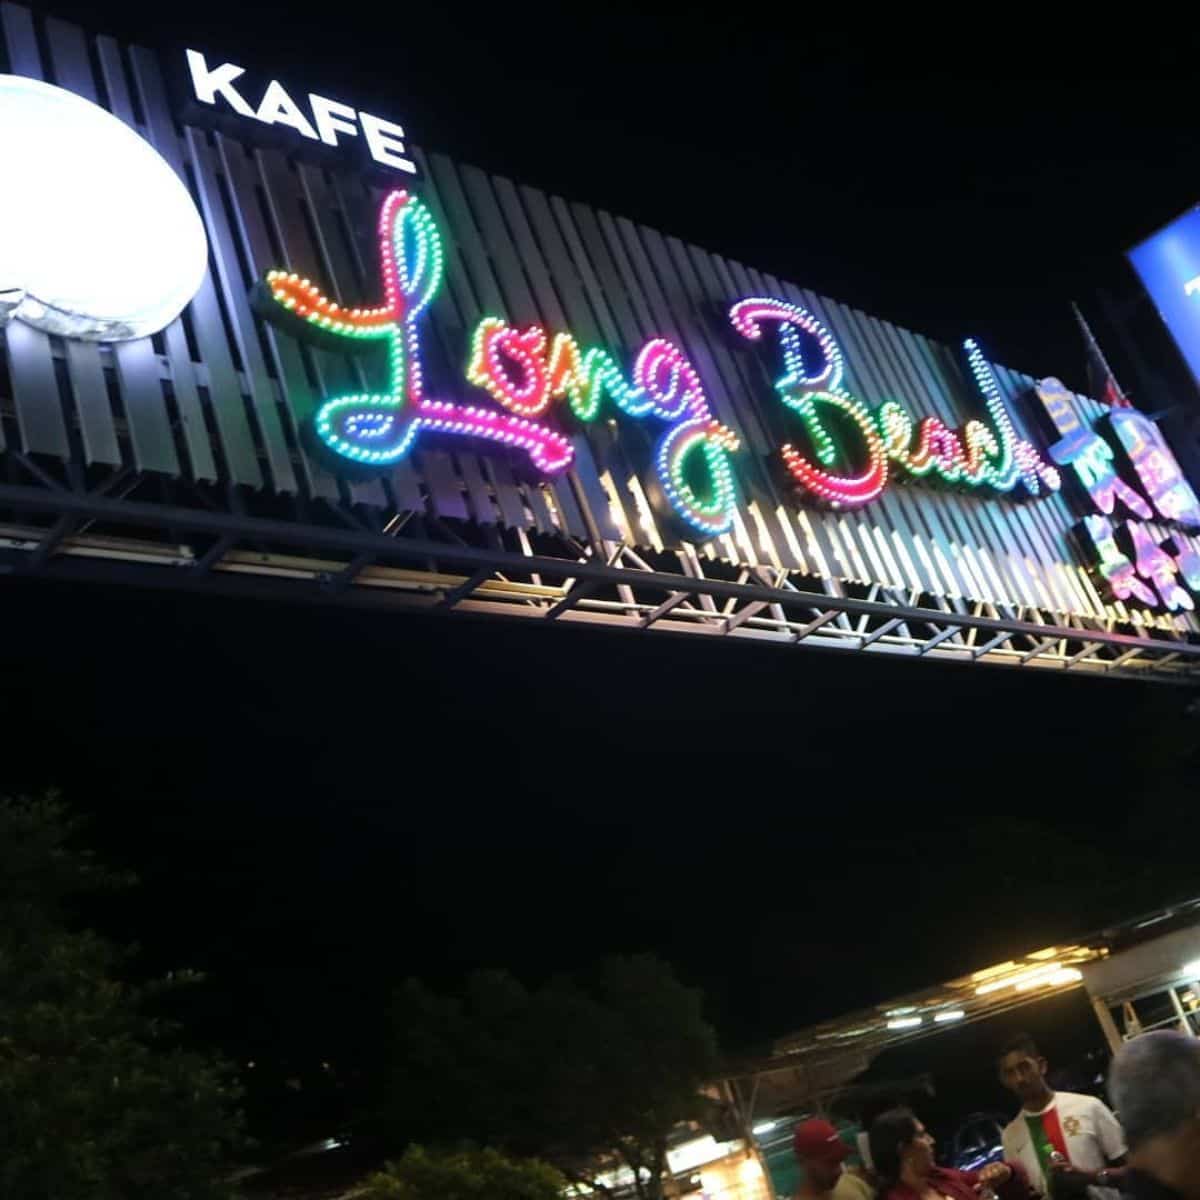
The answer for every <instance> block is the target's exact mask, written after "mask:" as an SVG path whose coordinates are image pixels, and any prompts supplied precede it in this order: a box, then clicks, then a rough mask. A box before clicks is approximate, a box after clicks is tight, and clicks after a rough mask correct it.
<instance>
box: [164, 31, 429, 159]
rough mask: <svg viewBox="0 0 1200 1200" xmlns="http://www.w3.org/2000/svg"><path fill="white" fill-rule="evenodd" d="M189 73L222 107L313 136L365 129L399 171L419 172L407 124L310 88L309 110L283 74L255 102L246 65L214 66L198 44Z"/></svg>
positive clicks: (195, 86)
mask: <svg viewBox="0 0 1200 1200" xmlns="http://www.w3.org/2000/svg"><path fill="white" fill-rule="evenodd" d="M184 53H185V55H186V57H187V66H188V75H189V77H190V78H191V82H192V94H193V95H194V96H195V98H196V100H197V101H198V102H199V103H200V104H203V105H206V106H208V107H210V108H213V109H216V110H218V111H222V112H226V113H234V114H236V115H237V116H239V117H247V118H249V119H250V120H253V121H258V122H260V123H261V124H263V125H272V126H284V127H286V128H288V129H292V130H295V132H296V133H298V134H299V135H300V136H301V137H302V138H304V139H306V140H307V141H310V142H322V143H324V144H325V145H326V146H338V145H339V144H340V142H341V140H343V139H345V138H347V137H357V136H358V135H359V132H360V131H361V133H362V137H363V140H364V142H365V143H366V146H367V150H368V152H369V153H370V155H371V157H372V158H373V159H374V160H375V161H376V162H377V163H379V164H380V166H384V167H388V168H390V169H391V170H393V171H401V172H403V173H404V174H406V175H415V174H416V173H417V166H416V163H414V162H413V161H412V159H411V158H409V157H408V151H407V150H406V148H405V144H404V136H405V135H404V130H403V129H402V128H401V127H400V126H399V125H396V124H394V123H393V122H391V121H384V120H381V119H380V118H379V117H373V116H372V115H371V114H370V113H368V112H358V111H356V110H355V109H353V108H351V107H350V106H349V105H348V104H341V103H339V102H338V101H337V100H329V99H327V98H326V97H325V96H318V95H317V94H316V93H315V92H310V93H309V94H308V107H307V110H306V109H305V108H304V107H303V106H301V105H300V104H297V103H296V101H295V100H294V99H292V97H291V96H290V95H289V94H288V92H287V90H286V89H285V88H284V86H283V84H281V83H280V82H279V81H278V80H276V79H272V80H271V81H270V82H269V83H268V84H267V86H266V88H265V89H264V90H263V94H262V96H261V98H260V99H259V101H258V103H257V104H256V105H254V104H251V103H250V102H249V101H248V100H247V99H246V97H245V96H244V95H243V94H242V92H241V91H239V90H238V86H237V82H238V80H240V79H241V77H242V76H243V75H245V73H246V70H245V68H244V67H239V66H237V65H236V64H234V63H230V62H226V63H221V64H220V65H219V66H209V64H208V61H207V60H206V59H205V57H204V55H203V54H201V53H200V52H199V51H198V50H187V51H185V52H184Z"/></svg>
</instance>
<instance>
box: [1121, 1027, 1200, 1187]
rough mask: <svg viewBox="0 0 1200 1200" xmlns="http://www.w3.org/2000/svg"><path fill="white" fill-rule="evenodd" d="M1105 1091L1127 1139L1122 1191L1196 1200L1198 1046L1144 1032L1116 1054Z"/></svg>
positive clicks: (1199, 1182) (1176, 1036)
mask: <svg viewBox="0 0 1200 1200" xmlns="http://www.w3.org/2000/svg"><path fill="white" fill-rule="evenodd" d="M1108 1086H1109V1093H1110V1095H1111V1096H1112V1099H1113V1103H1114V1104H1115V1105H1116V1106H1117V1111H1118V1112H1119V1113H1120V1114H1121V1120H1122V1122H1123V1123H1124V1125H1125V1133H1126V1135H1127V1137H1128V1139H1129V1163H1130V1170H1129V1171H1128V1172H1126V1176H1125V1182H1124V1184H1123V1190H1124V1191H1126V1192H1127V1193H1129V1194H1131V1195H1133V1196H1134V1197H1135V1198H1136V1200H1200V1041H1197V1040H1196V1038H1193V1037H1189V1036H1188V1035H1187V1034H1186V1033H1175V1032H1172V1031H1169V1030H1161V1031H1159V1032H1157V1033H1144V1034H1142V1035H1141V1036H1140V1037H1136V1038H1134V1039H1133V1041H1131V1042H1126V1043H1125V1045H1124V1046H1122V1047H1121V1049H1120V1050H1118V1051H1117V1054H1116V1057H1115V1058H1114V1059H1113V1064H1112V1069H1111V1070H1110V1072H1109V1076H1108Z"/></svg>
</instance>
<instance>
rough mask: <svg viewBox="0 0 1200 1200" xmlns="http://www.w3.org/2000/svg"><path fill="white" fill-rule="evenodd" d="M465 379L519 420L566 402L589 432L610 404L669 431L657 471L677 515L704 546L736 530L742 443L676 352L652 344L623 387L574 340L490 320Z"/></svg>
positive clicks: (477, 336) (595, 354)
mask: <svg viewBox="0 0 1200 1200" xmlns="http://www.w3.org/2000/svg"><path fill="white" fill-rule="evenodd" d="M547 345H549V350H548V351H547ZM467 375H468V378H469V379H470V380H471V382H472V383H474V384H476V385H477V386H479V387H481V388H483V389H484V390H485V391H487V392H488V393H489V395H491V396H492V397H493V398H494V399H495V400H496V401H497V402H498V403H500V404H502V405H503V406H504V407H506V408H508V409H510V410H512V411H514V412H523V413H526V414H529V415H535V414H538V413H541V412H544V411H545V410H546V408H547V407H548V406H549V405H550V403H551V402H552V401H553V400H561V399H565V400H566V401H567V407H568V409H569V411H570V412H571V413H572V415H573V416H575V417H576V418H577V419H578V420H581V421H585V422H589V421H594V420H595V419H596V418H597V417H598V416H599V414H600V411H601V407H602V404H603V401H604V399H605V397H607V398H608V399H610V400H611V401H612V403H613V405H614V406H615V407H616V408H617V409H618V410H619V411H620V412H623V413H624V414H625V415H626V416H630V417H634V418H636V419H639V420H640V419H643V418H647V417H653V418H656V419H657V420H660V421H665V422H667V423H668V425H669V426H670V428H669V429H668V430H667V431H666V433H665V434H663V436H662V437H661V439H660V440H659V442H658V445H657V447H656V449H655V452H654V470H655V473H656V474H657V476H658V479H659V483H660V484H661V486H662V491H663V495H664V496H665V498H666V501H667V503H668V504H669V505H670V507H671V510H672V511H673V513H674V514H675V515H676V516H678V517H680V518H681V519H682V520H683V521H684V522H685V523H686V525H687V526H688V527H689V528H690V529H691V530H693V531H694V532H697V533H700V534H702V535H704V536H705V537H716V536H719V535H721V534H724V533H728V532H729V531H730V530H731V529H732V528H733V518H734V510H735V507H736V503H737V488H736V485H735V481H734V472H733V467H732V464H731V463H730V461H729V455H730V454H731V453H733V452H734V451H735V450H736V449H737V448H738V439H737V437H736V435H735V434H734V433H733V432H732V431H731V430H729V429H727V428H725V427H724V426H722V425H721V424H719V423H718V422H717V421H716V420H715V419H714V417H713V414H712V410H711V408H710V406H709V402H708V398H707V396H706V395H705V392H704V387H703V384H702V383H701V380H700V376H699V374H698V373H697V371H696V368H695V367H694V366H693V365H692V363H691V362H690V361H689V360H688V358H687V357H686V355H684V353H683V351H682V350H680V349H679V347H678V346H676V345H674V344H673V343H672V342H669V341H667V340H666V339H665V338H653V339H651V340H650V341H649V342H647V343H646V344H645V345H644V346H643V347H642V349H641V350H640V351H639V353H638V355H637V358H636V360H635V361H634V365H633V372H632V378H627V377H626V376H625V375H624V373H623V372H622V371H621V369H620V368H619V367H618V365H617V363H616V361H615V360H614V359H613V357H612V355H610V354H609V353H608V351H606V350H604V349H601V348H600V347H592V348H591V349H589V350H587V351H583V350H581V349H580V347H579V343H578V342H577V341H576V340H575V338H574V337H572V335H571V334H569V333H557V334H555V336H554V338H553V339H549V338H548V337H547V335H546V332H545V330H543V329H542V328H540V327H539V326H529V327H528V328H526V329H521V330H518V329H514V328H512V327H511V326H509V325H507V324H505V322H503V321H502V320H500V319H499V318H497V317H485V318H484V319H483V320H482V321H481V322H480V323H479V325H478V326H477V327H476V329H475V333H474V336H473V339H472V351H471V358H470V362H469V365H468V368H467ZM701 481H702V482H701Z"/></svg>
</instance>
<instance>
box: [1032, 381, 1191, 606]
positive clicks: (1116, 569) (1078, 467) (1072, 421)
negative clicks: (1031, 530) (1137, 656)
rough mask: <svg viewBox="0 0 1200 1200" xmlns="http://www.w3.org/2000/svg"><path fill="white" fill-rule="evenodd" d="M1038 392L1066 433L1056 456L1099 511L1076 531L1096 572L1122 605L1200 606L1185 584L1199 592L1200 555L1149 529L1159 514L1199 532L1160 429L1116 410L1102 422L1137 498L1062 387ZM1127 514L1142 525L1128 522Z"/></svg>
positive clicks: (1182, 539) (1184, 542)
mask: <svg viewBox="0 0 1200 1200" xmlns="http://www.w3.org/2000/svg"><path fill="white" fill-rule="evenodd" d="M1036 393H1037V396H1038V399H1039V400H1041V402H1042V406H1043V407H1044V408H1045V410H1046V413H1047V414H1048V415H1049V417H1050V420H1051V421H1052V422H1053V423H1054V427H1055V428H1056V429H1057V430H1058V432H1059V433H1060V434H1061V435H1062V437H1061V439H1060V440H1059V441H1057V442H1055V443H1054V444H1053V445H1052V446H1051V447H1050V450H1049V453H1050V457H1051V458H1053V459H1054V461H1055V462H1057V463H1059V464H1060V465H1062V466H1064V467H1070V468H1071V469H1072V472H1073V474H1074V477H1075V479H1076V481H1077V483H1078V484H1079V486H1080V488H1081V490H1082V491H1083V493H1084V494H1085V495H1086V496H1087V497H1088V499H1089V500H1090V501H1091V503H1092V505H1093V506H1094V508H1095V509H1096V511H1095V512H1094V513H1089V514H1088V515H1087V516H1085V517H1084V518H1083V520H1082V521H1081V522H1080V524H1079V527H1078V529H1077V535H1078V537H1079V540H1080V542H1081V543H1082V544H1083V546H1084V551H1085V553H1086V554H1087V556H1088V558H1089V560H1090V562H1091V567H1092V571H1093V572H1094V574H1095V575H1096V576H1097V577H1098V578H1099V579H1100V580H1101V581H1102V582H1103V583H1104V585H1105V587H1106V589H1107V591H1108V593H1109V594H1110V595H1111V596H1112V597H1113V598H1114V599H1116V600H1120V601H1132V600H1136V601H1137V602H1138V603H1140V604H1144V605H1145V606H1146V607H1147V608H1158V607H1163V608H1166V609H1167V610H1168V611H1170V612H1179V611H1187V612H1191V611H1193V610H1194V609H1195V607H1196V605H1195V602H1194V600H1193V599H1192V597H1191V596H1190V595H1189V594H1188V591H1187V590H1185V588H1184V587H1182V586H1180V583H1179V579H1180V578H1182V580H1183V583H1184V584H1185V585H1186V587H1187V588H1188V589H1191V591H1195V592H1200V552H1198V551H1197V548H1196V546H1195V545H1194V544H1193V542H1192V541H1191V539H1190V538H1189V537H1188V536H1187V535H1186V534H1183V533H1181V534H1178V535H1174V536H1173V537H1172V539H1171V541H1172V543H1173V544H1172V545H1171V547H1170V549H1169V550H1168V549H1166V548H1164V546H1163V545H1162V544H1160V542H1159V539H1158V537H1157V536H1156V535H1155V533H1154V532H1153V531H1152V529H1151V527H1150V526H1149V525H1147V524H1146V523H1145V522H1147V521H1150V520H1152V519H1153V518H1154V517H1155V516H1158V517H1161V518H1164V519H1166V520H1168V521H1172V522H1175V523H1177V524H1179V525H1182V526H1184V527H1185V528H1188V529H1195V528H1200V502H1198V501H1197V499H1196V494H1195V492H1194V491H1193V490H1192V488H1191V485H1190V484H1189V483H1188V482H1187V480H1186V479H1184V477H1183V472H1182V470H1181V469H1180V466H1179V463H1178V461H1177V460H1176V458H1175V455H1174V454H1173V453H1172V452H1171V449H1170V447H1168V445H1167V443H1166V440H1165V439H1164V438H1163V436H1162V434H1161V432H1160V431H1159V429H1158V427H1157V426H1156V425H1155V424H1154V423H1153V421H1151V420H1150V418H1149V417H1147V416H1145V415H1144V414H1143V413H1140V412H1137V411H1136V410H1134V409H1126V408H1122V409H1112V410H1110V411H1109V412H1108V413H1107V414H1106V415H1105V416H1104V418H1103V419H1101V420H1100V421H1099V422H1097V424H1098V426H1099V427H1100V428H1101V429H1107V430H1108V431H1109V432H1110V434H1111V435H1112V441H1113V442H1115V443H1116V445H1117V446H1118V447H1119V448H1120V449H1121V450H1122V451H1123V452H1124V454H1125V457H1126V458H1127V460H1128V462H1129V464H1130V467H1131V468H1132V470H1133V473H1134V475H1135V476H1136V478H1137V480H1138V482H1139V483H1140V484H1141V486H1142V491H1141V492H1139V491H1138V489H1137V488H1136V487H1134V486H1133V485H1132V484H1131V483H1129V482H1127V481H1126V480H1125V479H1122V478H1121V476H1120V474H1119V473H1118V470H1117V462H1116V457H1115V455H1114V452H1113V446H1112V445H1110V443H1109V441H1106V440H1105V438H1103V437H1102V436H1101V434H1100V433H1098V432H1097V431H1096V430H1095V429H1093V428H1091V427H1090V426H1089V425H1087V424H1085V423H1084V422H1083V421H1082V420H1081V419H1080V418H1079V416H1078V415H1077V414H1076V411H1075V407H1074V405H1073V403H1072V400H1073V397H1072V394H1071V392H1070V391H1069V390H1068V389H1067V387H1066V386H1065V385H1064V384H1062V383H1061V382H1060V381H1059V380H1057V379H1054V378H1049V379H1042V380H1040V381H1039V382H1038V384H1037V388H1036ZM1128 514H1132V515H1133V517H1136V518H1138V519H1137V520H1131V519H1128ZM1122 518H1125V519H1122Z"/></svg>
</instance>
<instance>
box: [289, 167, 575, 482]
mask: <svg viewBox="0 0 1200 1200" xmlns="http://www.w3.org/2000/svg"><path fill="white" fill-rule="evenodd" d="M379 251H380V262H381V265H382V274H383V283H384V303H383V304H382V305H380V306H379V307H377V308H351V309H346V308H344V307H342V306H340V305H338V304H337V303H335V302H334V301H332V300H330V299H328V298H327V297H325V296H323V295H321V293H320V291H319V289H318V288H317V287H316V286H315V285H314V284H313V283H312V282H311V281H310V280H307V279H300V278H298V277H297V276H296V275H295V274H290V273H287V272H282V271H272V272H269V273H268V275H267V277H266V287H267V290H268V293H269V296H270V301H271V303H270V304H269V305H268V306H267V307H266V309H265V315H267V316H268V317H269V318H270V319H272V320H276V321H280V320H286V319H288V318H291V319H293V320H299V321H300V322H302V324H303V327H305V328H307V329H310V330H311V331H312V332H314V333H317V334H321V335H328V336H331V337H334V338H338V339H349V340H352V341H353V340H360V341H361V340H366V339H371V340H374V339H380V340H385V341H386V342H387V343H388V374H389V385H390V386H389V388H388V391H387V392H384V393H377V394H363V395H349V396H337V397H334V398H332V399H329V400H326V401H325V402H324V403H323V404H322V405H321V407H320V408H319V409H318V410H317V413H316V416H315V417H314V426H315V428H316V432H317V435H318V437H319V438H320V439H321V441H322V442H323V443H324V444H325V445H326V446H328V447H329V448H330V449H331V450H332V451H334V453H336V454H338V455H340V456H341V457H343V458H346V459H349V460H350V461H352V462H356V463H361V464H364V465H368V466H384V465H388V464H390V463H395V462H397V461H399V460H400V459H401V458H403V457H404V456H405V455H406V454H407V453H408V452H409V451H410V450H411V449H412V446H413V443H414V442H415V440H416V438H417V436H418V434H419V433H420V432H421V431H422V430H430V431H432V432H436V433H442V434H450V435H453V436H459V437H471V438H484V439H486V440H488V441H492V442H495V443H497V444H499V445H502V446H509V447H512V448H514V449H516V450H520V451H522V452H524V453H525V454H527V455H528V456H529V459H530V461H531V462H532V463H533V465H534V466H535V467H536V468H537V469H538V470H539V471H542V472H545V473H547V474H550V473H553V472H555V471H560V470H562V469H563V468H564V467H566V466H567V465H568V464H569V463H570V462H571V460H572V458H573V456H574V451H573V449H572V447H571V443H570V442H569V441H568V440H567V439H566V438H565V437H564V436H563V435H562V434H559V433H556V432H555V431H554V430H552V429H550V428H548V427H546V426H544V425H540V424H538V423H536V422H534V421H530V420H529V419H528V416H530V415H536V409H533V410H531V409H530V408H529V403H530V402H528V401H524V402H521V403H523V405H524V411H523V410H522V408H520V407H518V409H517V411H514V412H495V411H492V410H489V409H485V408H479V407H476V406H474V405H460V404H453V403H450V402H448V401H443V400H431V399H427V398H426V397H425V395H424V389H423V386H422V378H421V344H420V337H419V333H418V317H419V316H420V314H421V313H422V312H423V311H424V310H425V309H426V308H427V307H428V306H429V304H430V302H431V301H432V300H433V298H434V296H435V295H436V294H437V291H438V288H439V287H440V286H441V282H442V271H443V265H444V259H443V254H442V240H441V235H440V234H439V232H438V228H437V223H436V222H435V221H434V219H433V215H432V214H431V213H430V211H429V209H428V208H427V207H426V206H425V205H424V204H423V203H422V202H421V201H420V200H419V199H417V198H416V197H415V196H413V195H411V194H410V193H408V192H406V191H394V192H391V193H389V195H388V196H387V197H386V199H385V200H384V202H383V206H382V208H381V209H380V214H379ZM522 349H523V347H522Z"/></svg>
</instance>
